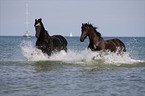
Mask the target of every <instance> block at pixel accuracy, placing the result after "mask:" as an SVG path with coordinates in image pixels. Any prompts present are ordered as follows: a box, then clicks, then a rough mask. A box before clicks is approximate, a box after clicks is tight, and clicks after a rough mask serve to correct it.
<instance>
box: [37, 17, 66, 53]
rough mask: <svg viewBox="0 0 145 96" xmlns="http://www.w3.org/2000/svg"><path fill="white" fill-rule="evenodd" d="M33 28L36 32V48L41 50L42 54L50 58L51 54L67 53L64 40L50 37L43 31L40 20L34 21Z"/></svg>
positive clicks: (60, 37) (55, 36)
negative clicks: (62, 51) (61, 51)
mask: <svg viewBox="0 0 145 96" xmlns="http://www.w3.org/2000/svg"><path fill="white" fill-rule="evenodd" d="M34 27H35V30H36V34H35V36H36V38H37V41H36V47H37V48H38V49H40V50H42V52H44V53H47V54H48V55H49V56H50V55H51V54H52V52H57V51H60V50H65V51H67V41H66V39H65V38H64V37H63V36H61V35H54V36H50V35H49V34H48V32H47V31H46V30H45V28H44V26H43V23H42V20H41V18H40V19H38V20H37V19H35V24H34Z"/></svg>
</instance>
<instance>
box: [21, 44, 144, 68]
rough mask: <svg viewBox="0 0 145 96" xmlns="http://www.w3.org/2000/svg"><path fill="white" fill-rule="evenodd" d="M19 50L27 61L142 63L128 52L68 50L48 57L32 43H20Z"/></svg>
mask: <svg viewBox="0 0 145 96" xmlns="http://www.w3.org/2000/svg"><path fill="white" fill-rule="evenodd" d="M20 46H21V49H22V53H23V55H24V56H25V57H26V59H27V60H28V61H61V62H65V63H71V64H93V65H94V64H100V63H103V64H115V65H120V64H132V63H136V62H144V61H143V60H142V61H141V60H134V59H132V58H131V57H130V54H129V53H128V52H125V53H123V54H117V53H114V52H110V51H106V52H102V51H98V52H92V51H90V50H88V49H85V50H81V51H77V50H70V49H68V51H67V53H66V52H65V51H63V50H62V51H60V52H57V53H53V54H52V55H51V56H50V57H49V56H48V55H47V54H44V53H42V51H41V50H39V49H37V48H35V45H33V44H32V42H30V41H29V42H25V41H23V42H22V43H21V45H20Z"/></svg>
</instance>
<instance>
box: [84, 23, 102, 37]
mask: <svg viewBox="0 0 145 96" xmlns="http://www.w3.org/2000/svg"><path fill="white" fill-rule="evenodd" d="M82 25H83V26H86V27H87V26H88V27H91V28H93V29H94V30H95V33H96V34H97V35H98V36H99V37H101V33H100V32H98V31H97V30H96V29H98V27H94V26H93V25H92V24H90V23H85V24H82Z"/></svg>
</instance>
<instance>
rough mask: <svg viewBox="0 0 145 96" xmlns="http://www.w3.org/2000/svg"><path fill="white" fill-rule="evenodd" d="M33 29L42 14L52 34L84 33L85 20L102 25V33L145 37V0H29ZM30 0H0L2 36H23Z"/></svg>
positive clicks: (30, 20) (32, 32) (31, 30)
mask: <svg viewBox="0 0 145 96" xmlns="http://www.w3.org/2000/svg"><path fill="white" fill-rule="evenodd" d="M28 5H29V30H30V33H31V35H34V34H35V30H34V26H33V25H34V21H35V19H36V18H42V22H43V24H44V26H45V29H46V30H47V31H48V32H49V34H50V35H54V34H61V35H64V36H68V35H69V34H70V33H71V32H72V33H73V35H74V36H80V34H81V25H82V23H87V22H90V23H92V24H93V25H94V26H97V27H98V31H99V32H100V33H101V34H102V36H137V37H138V36H142V37H145V0H28ZM25 8H26V0H0V36H3V35H6V36H22V35H23V34H24V33H25V31H26V25H25V18H26V17H25V11H26V10H25Z"/></svg>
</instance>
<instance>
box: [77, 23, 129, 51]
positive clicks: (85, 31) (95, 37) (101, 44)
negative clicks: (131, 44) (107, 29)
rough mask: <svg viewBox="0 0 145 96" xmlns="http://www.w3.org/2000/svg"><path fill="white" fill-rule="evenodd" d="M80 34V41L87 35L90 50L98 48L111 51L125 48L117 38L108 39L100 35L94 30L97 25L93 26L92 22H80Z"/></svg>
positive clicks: (97, 49)
mask: <svg viewBox="0 0 145 96" xmlns="http://www.w3.org/2000/svg"><path fill="white" fill-rule="evenodd" d="M81 29H82V34H81V37H80V41H81V42H83V41H84V40H85V38H86V37H87V36H88V37H89V40H90V44H89V46H88V48H90V49H91V50H92V51H99V50H110V51H111V52H116V51H118V52H125V51H126V48H125V45H124V43H123V42H122V41H121V40H119V39H110V40H104V39H103V38H102V37H101V34H100V33H99V32H98V31H97V30H96V29H97V27H93V26H92V24H87V23H85V24H82V27H81Z"/></svg>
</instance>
